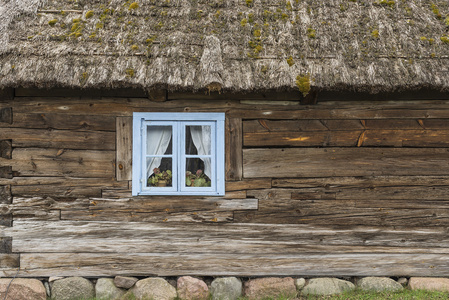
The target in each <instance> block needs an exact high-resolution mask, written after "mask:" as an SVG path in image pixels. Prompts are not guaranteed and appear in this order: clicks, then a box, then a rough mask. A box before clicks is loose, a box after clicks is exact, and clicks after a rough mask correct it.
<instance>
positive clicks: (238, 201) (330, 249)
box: [0, 89, 449, 277]
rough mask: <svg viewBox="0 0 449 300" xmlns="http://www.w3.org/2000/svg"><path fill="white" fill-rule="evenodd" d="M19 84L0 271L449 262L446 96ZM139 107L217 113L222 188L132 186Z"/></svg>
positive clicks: (2, 132)
mask: <svg viewBox="0 0 449 300" xmlns="http://www.w3.org/2000/svg"><path fill="white" fill-rule="evenodd" d="M89 93H90V94H89ZM14 94H15V98H14V99H13V100H4V101H2V102H0V111H1V114H0V115H1V118H0V154H1V155H0V216H1V221H0V230H1V233H0V262H1V263H0V276H13V275H14V274H15V273H16V271H17V268H18V267H19V266H20V271H19V276H22V277H33V276H58V275H63V276H73V275H80V276H112V275H118V274H127V275H142V276H144V275H145V276H146V275H151V274H154V275H161V276H172V275H184V274H191V275H241V276H253V275H257V276H259V275H260V276H263V275H303V276H328V275H332V276H339V275H340V276H343V275H348V276H356V275H360V276H362V275H363V276H368V275H379V276H380V275H389V276H411V275H421V276H447V275H448V274H449V269H448V267H447V266H448V263H447V262H448V260H449V255H448V254H447V253H449V241H448V239H447V236H448V232H447V228H448V225H449V198H448V196H447V195H449V142H448V141H449V138H448V137H449V101H448V100H413V101H382V102H381V101H379V102H375V103H373V102H364V101H357V99H355V100H354V99H351V101H338V102H333V101H326V102H319V103H318V104H317V105H314V106H304V105H300V104H299V101H298V96H297V95H295V94H289V93H272V94H248V95H229V94H220V95H212V96H210V95H205V94H195V95H194V94H185V93H168V94H166V92H163V93H156V94H155V97H149V98H146V97H144V94H143V93H141V92H138V91H132V90H131V91H127V90H121V91H118V92H117V93H110V92H108V91H104V92H101V91H85V92H83V91H67V90H51V91H46V92H45V91H38V90H33V89H17V90H16V91H15V93H14ZM161 95H163V96H164V99H162V100H166V101H162V102H161V101H159V100H161V99H160V98H161V97H160V96H161ZM156 96H157V97H156ZM126 97H128V98H126ZM143 111H152V112H225V113H226V117H227V120H226V129H227V132H226V180H227V181H226V195H225V196H223V197H179V196H178V197H175V196H168V197H162V196H153V197H143V196H141V197H132V196H131V165H132V162H131V158H132V156H131V152H130V149H131V148H130V147H131V142H132V141H131V127H130V126H131V123H130V121H131V116H132V113H133V112H143Z"/></svg>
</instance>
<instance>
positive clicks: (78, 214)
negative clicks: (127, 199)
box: [61, 209, 234, 223]
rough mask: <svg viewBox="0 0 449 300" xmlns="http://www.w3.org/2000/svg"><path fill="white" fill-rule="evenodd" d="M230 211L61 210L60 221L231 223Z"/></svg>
mask: <svg viewBox="0 0 449 300" xmlns="http://www.w3.org/2000/svg"><path fill="white" fill-rule="evenodd" d="M233 219H234V215H233V212H232V211H202V210H198V211H193V212H134V211H129V210H124V211H120V210H115V211H112V210H109V209H106V210H100V209H98V210H63V211H61V220H73V221H116V222H151V223H171V222H182V223H225V222H232V221H233Z"/></svg>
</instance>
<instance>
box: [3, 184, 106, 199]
mask: <svg viewBox="0 0 449 300" xmlns="http://www.w3.org/2000/svg"><path fill="white" fill-rule="evenodd" d="M101 190H102V187H96V186H83V185H79V186H75V185H73V184H68V185H53V184H51V185H50V184H49V185H13V186H12V188H11V193H12V194H13V195H14V197H16V196H31V197H36V196H50V197H51V196H53V197H101Z"/></svg>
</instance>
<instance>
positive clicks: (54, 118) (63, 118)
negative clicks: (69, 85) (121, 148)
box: [14, 100, 115, 131]
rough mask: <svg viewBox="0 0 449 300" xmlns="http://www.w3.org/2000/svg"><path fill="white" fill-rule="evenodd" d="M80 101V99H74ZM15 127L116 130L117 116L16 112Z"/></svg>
mask: <svg viewBox="0 0 449 300" xmlns="http://www.w3.org/2000/svg"><path fill="white" fill-rule="evenodd" d="M74 101H78V100H74ZM14 127H17V128H29V129H32V128H35V129H38V128H40V129H62V130H83V131H87V130H92V131H115V116H108V115H95V114H91V115H88V114H80V115H71V114H60V113H58V112H56V113H34V112H33V111H29V112H21V113H16V112H14Z"/></svg>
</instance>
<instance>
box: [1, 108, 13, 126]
mask: <svg viewBox="0 0 449 300" xmlns="http://www.w3.org/2000/svg"><path fill="white" fill-rule="evenodd" d="M0 123H6V124H11V123H12V108H11V107H4V108H0Z"/></svg>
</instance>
